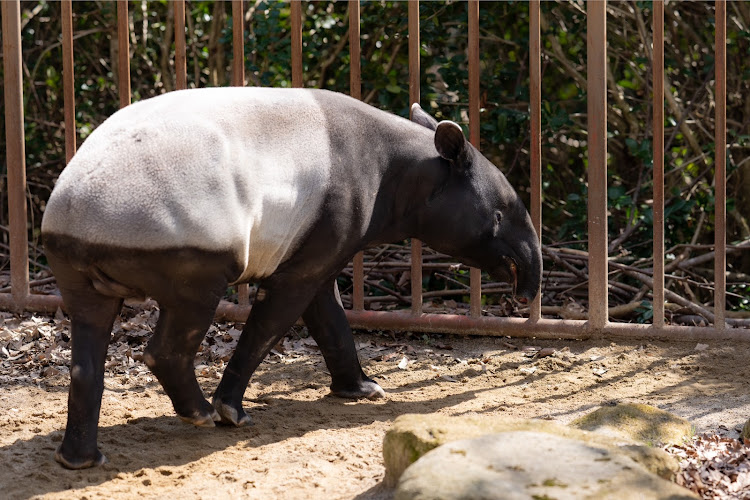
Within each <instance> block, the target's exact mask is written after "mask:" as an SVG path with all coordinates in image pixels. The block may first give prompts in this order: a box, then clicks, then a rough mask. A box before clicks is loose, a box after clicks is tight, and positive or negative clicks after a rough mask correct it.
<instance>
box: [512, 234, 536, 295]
mask: <svg viewBox="0 0 750 500" xmlns="http://www.w3.org/2000/svg"><path fill="white" fill-rule="evenodd" d="M521 247H522V248H521V249H520V252H519V253H521V255H523V257H522V258H523V260H524V263H523V265H518V264H517V268H516V269H517V270H516V286H515V290H516V296H517V297H518V298H519V299H526V300H533V299H534V297H536V294H537V293H539V287H540V286H541V283H542V249H541V245H540V244H539V240H538V239H537V237H536V233H534V237H533V239H532V240H531V241H530V242H524V244H522V245H521Z"/></svg>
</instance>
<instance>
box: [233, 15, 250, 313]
mask: <svg viewBox="0 0 750 500" xmlns="http://www.w3.org/2000/svg"><path fill="white" fill-rule="evenodd" d="M232 85H234V86H235V87H244V86H245V6H244V3H243V1H242V0H232ZM237 302H239V303H240V304H242V305H247V304H250V285H248V284H247V283H242V284H240V285H237Z"/></svg>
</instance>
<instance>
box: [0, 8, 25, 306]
mask: <svg viewBox="0 0 750 500" xmlns="http://www.w3.org/2000/svg"><path fill="white" fill-rule="evenodd" d="M0 4H2V15H3V22H2V26H3V33H2V36H3V70H4V73H3V85H4V88H5V148H6V151H5V153H6V161H7V168H8V218H9V222H10V242H9V243H10V286H11V297H12V299H13V300H12V302H11V304H10V306H9V307H8V308H9V309H12V310H16V311H19V310H21V309H23V307H24V305H25V303H26V298H27V296H28V295H29V235H28V223H27V218H26V148H25V138H24V128H23V121H24V118H23V79H22V73H21V71H22V69H21V68H22V61H21V3H20V2H19V1H14V2H0Z"/></svg>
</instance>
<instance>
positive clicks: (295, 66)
mask: <svg viewBox="0 0 750 500" xmlns="http://www.w3.org/2000/svg"><path fill="white" fill-rule="evenodd" d="M291 6H292V13H291V15H292V87H296V88H301V87H303V86H304V81H303V74H302V2H301V1H300V0H292V2H291Z"/></svg>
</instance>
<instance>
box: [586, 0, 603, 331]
mask: <svg viewBox="0 0 750 500" xmlns="http://www.w3.org/2000/svg"><path fill="white" fill-rule="evenodd" d="M586 14H587V20H586V26H587V32H588V33H587V42H586V43H587V51H588V54H587V63H586V67H587V70H588V76H587V87H588V160H589V166H588V169H589V173H588V175H589V186H588V230H589V237H588V248H589V322H590V324H591V326H592V327H593V328H595V329H600V328H603V327H604V326H605V325H606V324H607V320H608V317H607V316H608V315H607V312H608V297H607V80H606V75H607V73H606V71H607V24H606V22H607V2H606V1H596V2H588V3H587V4H586Z"/></svg>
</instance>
